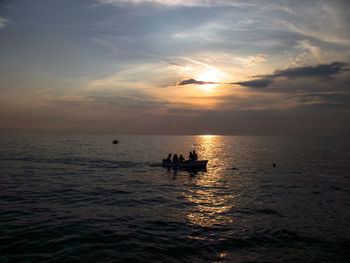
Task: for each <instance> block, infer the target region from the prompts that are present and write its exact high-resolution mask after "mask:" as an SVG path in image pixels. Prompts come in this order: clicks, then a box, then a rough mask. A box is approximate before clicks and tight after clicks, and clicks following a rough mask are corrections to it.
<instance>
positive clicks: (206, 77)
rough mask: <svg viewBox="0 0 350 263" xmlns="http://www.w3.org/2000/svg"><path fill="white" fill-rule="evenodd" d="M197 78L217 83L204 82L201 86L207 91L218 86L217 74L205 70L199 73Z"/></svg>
mask: <svg viewBox="0 0 350 263" xmlns="http://www.w3.org/2000/svg"><path fill="white" fill-rule="evenodd" d="M197 79H198V80H199V81H204V82H211V83H215V84H203V85H201V86H200V88H201V89H202V90H205V91H211V90H212V89H213V88H215V87H216V85H217V84H216V83H217V82H218V78H217V76H215V75H214V74H213V73H211V72H203V73H201V74H199V75H198V77H197Z"/></svg>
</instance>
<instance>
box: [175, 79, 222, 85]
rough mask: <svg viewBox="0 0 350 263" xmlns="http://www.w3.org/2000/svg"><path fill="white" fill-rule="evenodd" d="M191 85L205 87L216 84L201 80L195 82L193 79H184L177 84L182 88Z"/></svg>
mask: <svg viewBox="0 0 350 263" xmlns="http://www.w3.org/2000/svg"><path fill="white" fill-rule="evenodd" d="M191 84H195V85H205V84H217V83H215V82H211V81H201V80H195V79H186V80H183V81H181V82H179V83H177V84H176V85H177V86H182V85H191Z"/></svg>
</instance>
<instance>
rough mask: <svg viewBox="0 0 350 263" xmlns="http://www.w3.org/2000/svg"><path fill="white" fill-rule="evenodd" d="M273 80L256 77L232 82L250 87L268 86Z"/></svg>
mask: <svg viewBox="0 0 350 263" xmlns="http://www.w3.org/2000/svg"><path fill="white" fill-rule="evenodd" d="M271 82H272V80H271V79H267V78H266V79H264V78H262V79H254V80H249V81H241V82H234V83H231V84H238V85H241V86H245V87H250V88H266V87H267V86H268V85H270V83H271Z"/></svg>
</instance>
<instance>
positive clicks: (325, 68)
mask: <svg viewBox="0 0 350 263" xmlns="http://www.w3.org/2000/svg"><path fill="white" fill-rule="evenodd" d="M346 65H347V64H346V63H343V62H333V63H331V64H320V65H317V66H315V67H312V66H306V67H297V68H290V69H285V70H276V71H275V72H274V73H273V74H271V75H265V76H264V77H266V78H278V77H287V78H288V79H294V78H304V77H318V78H321V79H332V76H333V75H336V74H340V73H341V72H342V71H345V70H346V69H344V67H345V66H346Z"/></svg>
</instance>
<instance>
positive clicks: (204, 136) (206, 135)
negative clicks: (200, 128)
mask: <svg viewBox="0 0 350 263" xmlns="http://www.w3.org/2000/svg"><path fill="white" fill-rule="evenodd" d="M199 136H200V137H202V138H214V137H216V136H217V135H212V134H205V135H199Z"/></svg>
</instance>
